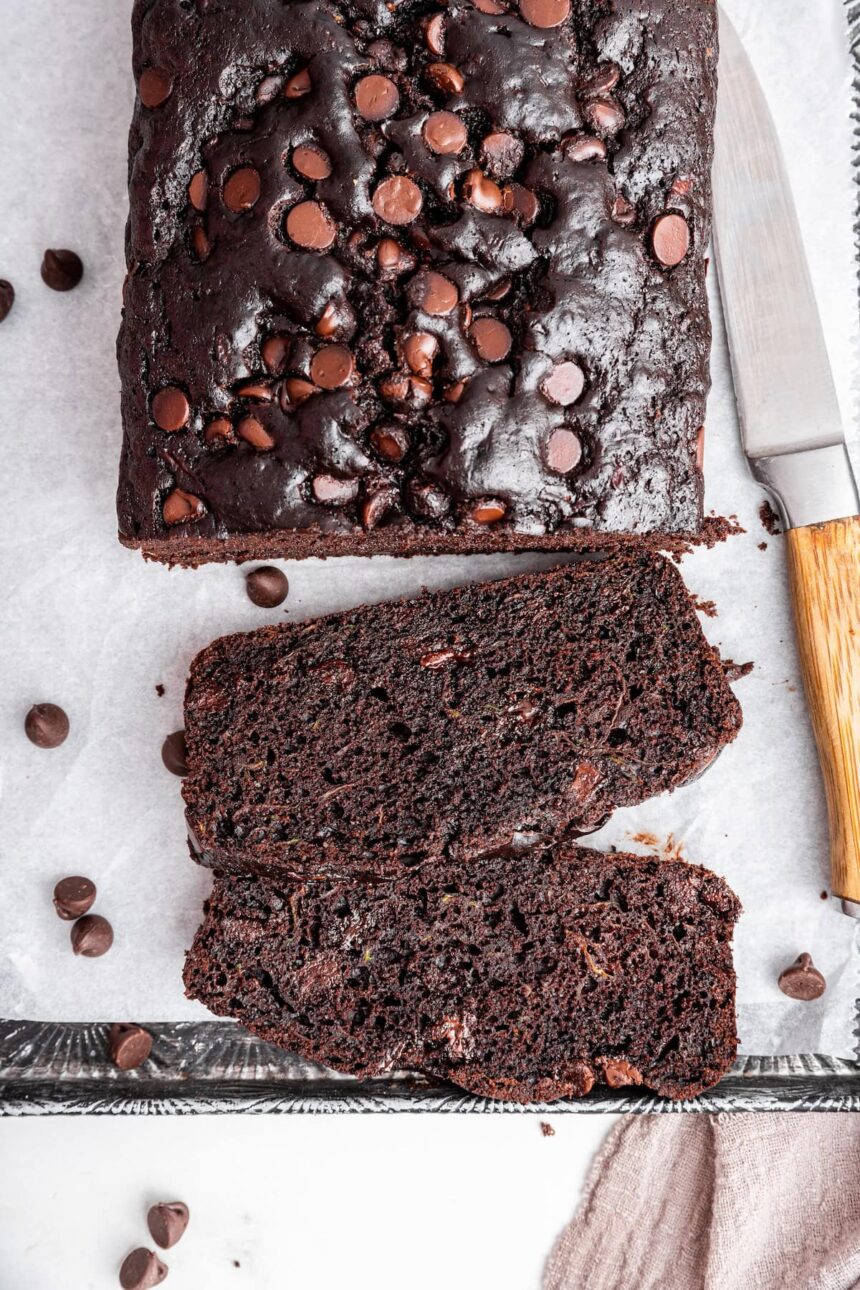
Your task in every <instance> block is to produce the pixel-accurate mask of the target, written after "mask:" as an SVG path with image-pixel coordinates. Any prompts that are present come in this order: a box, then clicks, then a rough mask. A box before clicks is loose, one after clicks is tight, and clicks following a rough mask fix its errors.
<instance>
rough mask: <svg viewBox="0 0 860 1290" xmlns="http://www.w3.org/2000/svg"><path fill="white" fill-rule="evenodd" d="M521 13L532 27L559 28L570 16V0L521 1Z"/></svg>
mask: <svg viewBox="0 0 860 1290" xmlns="http://www.w3.org/2000/svg"><path fill="white" fill-rule="evenodd" d="M520 13H521V14H522V16H523V18H524V19H525V20H526V22H527V23H528V24H529V26H530V27H540V28H542V29H546V28H549V27H559V26H560V25H561V24H562V23H563V22H564V21H565V19H566V18H567V17H568V16H569V14H570V0H520Z"/></svg>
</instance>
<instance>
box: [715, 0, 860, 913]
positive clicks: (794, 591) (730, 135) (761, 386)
mask: <svg viewBox="0 0 860 1290" xmlns="http://www.w3.org/2000/svg"><path fill="white" fill-rule="evenodd" d="M720 28H721V57H720V92H719V97H718V104H717V124H716V156H715V163H714V241H715V246H716V260H717V273H718V277H719V283H720V295H721V297H722V302H723V311H724V314H725V319H726V333H727V336H728V342H729V352H730V355H731V364H732V375H733V377H734V383H735V392H736V395H737V403H738V416H739V420H740V425H741V435H742V438H743V445H744V451H745V452H746V454H747V459H748V461H749V463H750V466H751V468H752V471H753V474H754V475H755V476H756V478H757V479H758V480H759V481H760V482H761V483H762V484H764V485H765V487H767V488H768V489H769V490H770V492H771V493H772V494H773V496H774V497H775V499H776V501H777V504H778V506H779V509H780V512H781V514H782V518H783V521H784V523H785V526H786V529H787V532H786V546H787V552H788V570H789V586H790V589H791V597H792V601H793V607H794V619H795V626H796V629H797V643H798V649H799V653H800V666H801V671H802V673H803V682H804V688H805V690H806V697H807V700H808V703H809V712H810V717H811V720H812V726H813V730H814V732H815V740H816V743H817V745H818V756H819V760H820V762H821V769H822V774H823V777H824V787H825V790H826V794H827V808H828V816H829V820H830V874H831V876H830V881H831V890H832V892H833V894H834V895H835V896H838V897H840V898H841V900H842V909H843V911H844V912H845V913H846V914H850V915H852V916H853V917H854V918H860V518H858V510H860V505H858V497H857V485H856V483H855V480H854V475H853V473H852V470H851V463H850V460H849V458H848V453H847V451H846V447H845V437H844V433H843V428H842V422H841V420H840V417H839V405H838V402H837V399H836V391H835V389H834V386H833V377H832V374H831V371H830V364H829V362H828V358H827V349H826V346H825V343H824V335H823V332H822V329H821V320H820V318H819V315H818V309H817V307H816V303H815V294H814V292H813V289H812V283H811V281H810V277H809V271H808V269H807V266H806V258H805V256H804V253H803V242H802V239H801V236H800V229H799V226H798V221H797V214H796V212H795V209H794V203H793V201H792V198H791V189H790V187H789V184H788V176H787V175H786V172H785V166H784V164H783V160H782V154H781V152H780V147H779V140H778V138H777V135H776V129H775V127H774V123H773V119H772V117H771V114H770V111H769V110H768V106H767V103H766V101H765V97H764V94H763V93H762V90H761V87H760V85H759V83H758V81H757V79H756V76H755V73H754V71H753V68H752V66H751V64H750V61H749V59H748V58H747V55H746V53H745V51H744V49H743V46H742V45H741V42H740V40H739V39H738V37H737V34H736V32H735V31H734V28H733V27H732V25H731V23H730V22H729V20H728V19H727V18H726V17H725V14H723V13H721V15H720Z"/></svg>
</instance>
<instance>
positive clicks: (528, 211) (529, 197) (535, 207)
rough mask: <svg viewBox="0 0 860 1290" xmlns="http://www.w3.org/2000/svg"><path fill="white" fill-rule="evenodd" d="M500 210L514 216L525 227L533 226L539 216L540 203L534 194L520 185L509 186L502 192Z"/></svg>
mask: <svg viewBox="0 0 860 1290" xmlns="http://www.w3.org/2000/svg"><path fill="white" fill-rule="evenodd" d="M502 209H503V210H504V211H505V214H507V215H514V216H515V217H516V219H518V220H519V222H520V223H521V224H523V225H525V226H526V227H528V226H529V225H531V224H534V222H535V220H536V219H537V217H538V215H539V214H540V202H539V201H538V199H537V197H535V195H534V193H533V192H532V191H531V190H530V189H528V188H524V187H523V185H522V184H509V185H508V186H507V187H506V188H505V189H504V190H503V191H502Z"/></svg>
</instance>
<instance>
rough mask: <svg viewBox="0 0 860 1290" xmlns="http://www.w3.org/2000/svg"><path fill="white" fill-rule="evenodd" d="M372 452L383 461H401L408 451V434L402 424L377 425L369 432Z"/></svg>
mask: <svg viewBox="0 0 860 1290" xmlns="http://www.w3.org/2000/svg"><path fill="white" fill-rule="evenodd" d="M370 443H371V447H372V448H373V450H374V452H376V453H378V455H379V456H380V457H382V458H383V459H384V460H385V461H401V460H402V459H403V458H404V457H405V456H406V453H407V452H408V451H409V443H410V440H409V435H408V433H407V431H406V430H405V429H404V428H403V427H402V426H395V425H392V426H377V427H376V428H375V429H374V430H372V431H371V432H370Z"/></svg>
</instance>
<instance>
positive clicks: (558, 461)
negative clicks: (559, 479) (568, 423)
mask: <svg viewBox="0 0 860 1290" xmlns="http://www.w3.org/2000/svg"><path fill="white" fill-rule="evenodd" d="M581 457H582V444H581V443H580V442H579V437H578V436H577V435H575V434H574V432H573V431H572V430H565V429H560V430H553V432H552V434H551V435H550V437H549V441H548V443H547V446H546V461H547V465H548V466H549V468H550V470H554V471H556V473H557V474H559V475H566V474H568V472H569V471H571V470H573V468H574V467H575V466H577V465H578V464H579V460H580V458H581Z"/></svg>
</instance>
